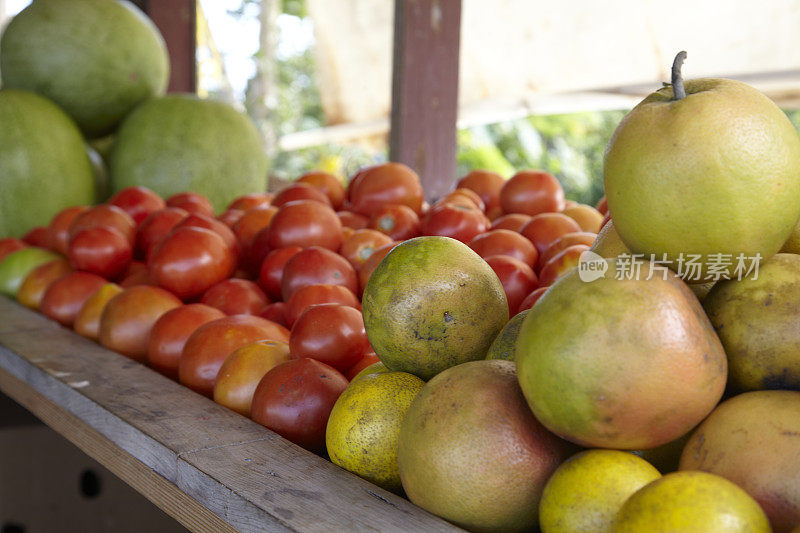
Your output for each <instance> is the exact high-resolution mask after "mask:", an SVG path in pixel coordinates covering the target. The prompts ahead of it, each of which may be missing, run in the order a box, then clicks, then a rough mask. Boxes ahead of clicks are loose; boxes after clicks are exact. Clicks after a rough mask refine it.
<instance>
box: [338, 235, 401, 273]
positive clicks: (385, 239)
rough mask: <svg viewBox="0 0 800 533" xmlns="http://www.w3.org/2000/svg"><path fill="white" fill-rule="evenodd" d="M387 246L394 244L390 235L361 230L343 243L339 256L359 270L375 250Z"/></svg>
mask: <svg viewBox="0 0 800 533" xmlns="http://www.w3.org/2000/svg"><path fill="white" fill-rule="evenodd" d="M387 244H394V241H393V240H392V238H391V237H389V236H388V235H384V234H383V233H381V232H380V231H376V230H374V229H359V230H355V231H354V232H353V234H352V235H350V236H349V237H347V238H346V239H345V240H344V241H343V242H342V247H341V249H340V250H339V254H340V255H341V256H343V257H344V258H345V259H347V260H348V261H350V264H351V265H353V268H355V269H356V270H358V269H359V268H361V265H363V264H364V261H366V260H367V259H369V256H371V255H372V254H373V253H375V250H377V249H378V248H383V247H384V246H386V245H387Z"/></svg>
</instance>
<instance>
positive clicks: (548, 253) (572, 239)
mask: <svg viewBox="0 0 800 533" xmlns="http://www.w3.org/2000/svg"><path fill="white" fill-rule="evenodd" d="M596 238H597V235H596V234H594V233H589V232H586V231H581V232H578V233H565V234H564V235H562V236H561V237H559V238H558V239H556V240H555V241H554V242H553V244H551V245H550V246H548V247H547V250H545V251H544V253H543V254H542V257H540V258H539V265H540V266H541V265H544V264H545V263H547V262H548V261H549V260H550V259H552V258H553V257H555V255H556V254H558V253H561V251H562V250H565V249H567V248H569V247H570V246H572V245H575V244H585V245H586V246H591V245H592V244H593V243H594V241H595V239H596Z"/></svg>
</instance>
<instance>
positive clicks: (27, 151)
mask: <svg viewBox="0 0 800 533" xmlns="http://www.w3.org/2000/svg"><path fill="white" fill-rule="evenodd" d="M93 176H94V175H93V172H92V165H91V163H90V162H89V155H88V153H87V151H86V146H85V145H84V143H83V138H82V137H81V133H80V131H79V130H78V128H77V127H76V126H75V123H74V122H73V121H72V120H71V119H70V118H69V117H68V116H67V115H66V114H65V113H64V112H63V111H62V110H61V109H59V108H58V106H56V105H55V104H53V103H52V102H51V101H49V100H47V99H46V98H43V97H41V96H39V95H36V94H33V93H30V92H26V91H17V90H11V89H8V90H6V89H4V90H2V91H0V237H19V236H22V235H24V234H25V232H27V231H28V230H29V229H31V228H33V227H34V226H37V225H40V224H46V223H47V222H48V221H49V220H50V219H51V218H52V217H53V216H54V215H55V214H56V213H58V212H59V211H61V210H62V209H64V208H65V207H68V206H72V205H84V204H92V203H94V201H95V182H94V177H93Z"/></svg>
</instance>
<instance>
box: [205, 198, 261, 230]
mask: <svg viewBox="0 0 800 533" xmlns="http://www.w3.org/2000/svg"><path fill="white" fill-rule="evenodd" d="M267 205H269V204H267ZM242 215H244V210H242V209H228V210H227V211H225V212H224V213H222V214H221V215H220V216H218V217H217V220H219V221H220V222H222V223H223V224H225V225H226V226H228V227H229V228H232V227H233V225H234V224H236V221H237V220H239V219H240V218H241V217H242Z"/></svg>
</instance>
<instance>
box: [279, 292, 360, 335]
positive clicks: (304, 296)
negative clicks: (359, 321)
mask: <svg viewBox="0 0 800 533" xmlns="http://www.w3.org/2000/svg"><path fill="white" fill-rule="evenodd" d="M325 303H332V304H342V305H349V306H350V307H355V308H356V309H358V310H359V311H360V310H361V304H360V303H359V302H358V298H356V295H355V294H353V292H352V291H351V290H350V289H348V288H346V287H342V286H341V285H310V286H308V287H303V288H302V289H299V290H297V291H296V292H295V293H294V294H292V297H291V298H289V301H287V302H286V325H287V326H288V327H290V328H291V327H292V326H294V323H295V321H297V317H299V316H300V314H301V313H302V312H303V311H305V310H306V309H307V308H308V307H310V306H312V305H316V304H325Z"/></svg>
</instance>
